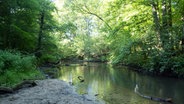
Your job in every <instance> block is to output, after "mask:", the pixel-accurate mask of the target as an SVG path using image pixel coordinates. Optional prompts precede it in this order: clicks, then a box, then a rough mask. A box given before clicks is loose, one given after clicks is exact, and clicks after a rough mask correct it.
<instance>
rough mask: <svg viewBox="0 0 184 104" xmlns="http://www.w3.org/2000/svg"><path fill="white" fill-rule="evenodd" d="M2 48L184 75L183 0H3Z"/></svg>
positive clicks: (0, 2)
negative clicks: (107, 62)
mask: <svg viewBox="0 0 184 104" xmlns="http://www.w3.org/2000/svg"><path fill="white" fill-rule="evenodd" d="M0 49H1V50H16V51H19V52H21V53H22V54H26V55H33V56H36V57H37V60H38V62H39V64H42V63H49V62H56V61H58V60H98V61H103V62H104V61H109V62H111V63H112V64H119V65H121V64H123V65H129V66H134V67H137V68H138V67H139V68H140V69H139V71H141V72H148V73H152V74H160V75H167V76H177V77H184V68H183V67H184V0H0Z"/></svg>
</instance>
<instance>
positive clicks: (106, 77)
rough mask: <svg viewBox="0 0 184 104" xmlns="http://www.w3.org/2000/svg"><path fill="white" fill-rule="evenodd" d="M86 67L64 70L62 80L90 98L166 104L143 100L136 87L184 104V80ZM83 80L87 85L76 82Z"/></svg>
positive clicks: (120, 103)
mask: <svg viewBox="0 0 184 104" xmlns="http://www.w3.org/2000/svg"><path fill="white" fill-rule="evenodd" d="M84 64H85V65H86V66H81V65H72V64H71V65H70V66H62V67H61V68H60V69H61V70H60V76H59V79H62V80H65V81H67V82H70V83H73V85H74V86H75V88H76V91H77V92H78V93H79V94H89V95H91V96H96V97H97V98H98V99H101V100H104V101H105V102H106V104H167V103H160V102H155V101H151V100H148V99H145V98H142V97H140V96H139V95H137V94H136V93H135V92H134V88H135V85H136V84H137V85H138V86H139V91H140V92H141V93H143V94H144V95H149V96H154V97H160V98H172V99H173V102H174V104H184V80H180V79H174V78H165V77H158V76H157V77H154V76H147V75H142V74H139V73H137V72H134V71H131V70H129V69H128V68H127V67H112V66H110V65H108V64H102V63H84ZM78 76H82V77H83V78H84V80H85V81H84V82H80V81H79V79H78V78H77V77H78Z"/></svg>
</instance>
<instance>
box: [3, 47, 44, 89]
mask: <svg viewBox="0 0 184 104" xmlns="http://www.w3.org/2000/svg"><path fill="white" fill-rule="evenodd" d="M35 64H36V58H35V57H34V56H26V55H23V54H21V53H20V52H16V51H10V50H9V51H2V50H0V74H1V76H0V86H12V85H14V84H16V83H19V82H20V81H22V80H23V79H35V78H43V76H42V75H41V73H40V72H39V71H38V70H36V65H35Z"/></svg>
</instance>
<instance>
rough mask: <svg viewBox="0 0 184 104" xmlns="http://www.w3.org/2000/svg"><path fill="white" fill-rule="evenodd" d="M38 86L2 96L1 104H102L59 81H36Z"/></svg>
mask: <svg viewBox="0 0 184 104" xmlns="http://www.w3.org/2000/svg"><path fill="white" fill-rule="evenodd" d="M36 83H37V86H35V87H31V88H25V89H21V90H19V91H18V92H17V93H14V94H9V95H3V96H0V104H102V103H103V102H102V101H99V100H97V99H95V97H90V96H88V95H79V94H77V93H76V92H75V91H74V89H73V87H72V86H70V85H69V84H68V83H66V82H64V81H61V80H58V79H46V80H38V81H36Z"/></svg>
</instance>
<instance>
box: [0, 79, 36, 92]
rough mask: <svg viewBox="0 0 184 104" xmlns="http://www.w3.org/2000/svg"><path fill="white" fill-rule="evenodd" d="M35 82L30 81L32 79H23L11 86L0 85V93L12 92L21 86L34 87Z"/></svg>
mask: <svg viewBox="0 0 184 104" xmlns="http://www.w3.org/2000/svg"><path fill="white" fill-rule="evenodd" d="M36 85H37V84H36V83H35V82H34V81H32V80H24V81H23V82H21V83H19V84H17V85H15V86H14V87H12V88H9V87H0V94H6V93H14V92H15V91H17V90H19V89H22V88H27V87H34V86H36Z"/></svg>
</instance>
